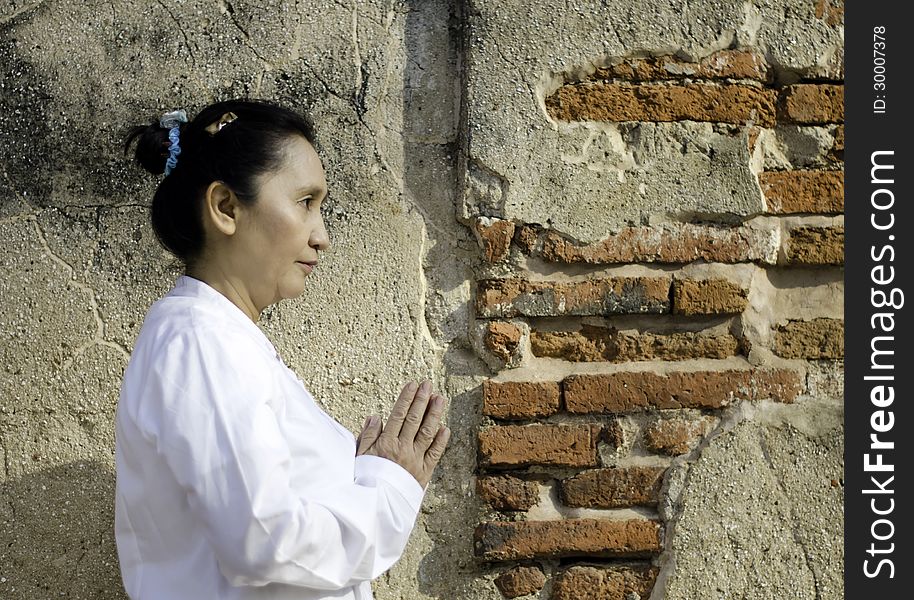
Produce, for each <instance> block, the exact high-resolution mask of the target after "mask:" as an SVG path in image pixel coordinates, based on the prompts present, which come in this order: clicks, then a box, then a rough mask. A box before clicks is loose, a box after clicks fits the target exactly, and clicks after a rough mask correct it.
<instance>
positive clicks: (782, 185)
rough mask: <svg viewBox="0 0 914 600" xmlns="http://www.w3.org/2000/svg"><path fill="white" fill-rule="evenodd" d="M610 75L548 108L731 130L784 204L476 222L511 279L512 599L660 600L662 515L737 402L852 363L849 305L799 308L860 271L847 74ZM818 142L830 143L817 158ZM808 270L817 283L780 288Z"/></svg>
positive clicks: (495, 548)
mask: <svg viewBox="0 0 914 600" xmlns="http://www.w3.org/2000/svg"><path fill="white" fill-rule="evenodd" d="M610 62H612V63H613V64H612V65H611V66H608V67H604V68H599V69H597V70H596V72H594V73H593V74H592V75H590V76H588V77H587V78H584V79H580V80H567V79H566V81H565V82H564V84H563V85H561V86H560V87H559V88H558V89H557V90H556V91H555V92H553V93H552V94H551V95H549V96H547V97H546V98H545V105H546V108H547V110H548V113H549V115H550V116H551V117H552V118H553V119H555V120H557V121H582V120H587V121H606V122H655V123H662V122H672V121H698V122H710V123H715V124H717V125H718V126H719V127H720V130H721V131H727V132H729V134H730V135H733V136H742V137H743V138H744V139H745V142H746V144H747V146H748V156H750V157H751V161H752V163H751V165H750V166H751V169H752V172H753V173H755V174H756V176H757V181H758V193H759V194H761V195H762V197H763V198H764V206H765V207H766V210H765V211H764V212H763V213H760V214H755V215H743V216H741V218H740V219H738V222H733V221H730V222H726V223H725V222H714V221H711V222H709V221H704V222H701V221H690V222H685V221H682V222H679V221H675V220H669V219H667V220H666V221H664V222H663V223H662V224H659V225H656V226H629V227H625V228H623V229H620V230H617V231H612V232H607V235H606V236H605V238H604V239H602V240H600V241H598V242H596V243H590V244H586V245H582V244H578V243H576V242H575V240H573V239H571V238H569V237H568V236H566V235H564V234H563V232H562V231H556V230H552V229H549V228H547V227H544V226H542V225H541V224H538V223H525V222H515V221H509V220H503V219H499V218H495V217H490V216H480V217H478V218H477V219H476V221H475V226H474V229H475V233H476V237H477V239H478V241H479V246H480V251H481V256H482V258H483V260H484V261H485V262H486V264H488V265H490V266H491V267H492V268H487V269H484V270H483V271H482V272H483V273H485V276H480V278H479V279H478V280H477V281H476V284H475V298H474V301H475V315H476V318H477V324H478V340H479V344H478V352H479V353H480V355H481V356H482V357H483V358H484V359H485V360H486V362H487V363H488V364H489V365H491V366H493V368H494V373H493V376H492V378H491V379H489V380H488V381H486V382H484V384H483V386H482V413H483V415H484V416H485V419H484V423H483V425H482V427H481V429H480V430H479V431H478V462H477V471H476V493H477V495H478V497H479V499H480V501H481V503H482V504H483V506H484V507H485V514H484V516H483V517H482V518H481V520H480V522H479V523H478V525H477V526H476V529H475V537H474V543H475V554H476V558H477V559H478V560H479V561H480V563H481V564H485V565H489V566H491V567H493V568H495V569H496V571H498V574H497V576H496V577H495V579H494V584H495V585H496V586H497V587H498V589H499V590H500V591H501V593H502V594H503V595H504V596H505V597H507V598H513V597H518V596H522V595H525V594H530V593H534V592H537V591H538V590H541V589H546V590H549V597H551V598H553V599H558V600H564V599H572V598H573V599H586V598H594V599H596V598H611V599H618V600H623V599H631V598H636V597H640V598H646V597H648V596H649V595H650V593H651V590H652V588H653V586H654V584H655V581H656V578H657V575H658V572H659V565H660V564H661V563H660V561H659V557H660V555H661V553H662V552H663V551H664V549H665V548H667V547H669V543H670V540H669V539H666V537H667V535H666V533H665V532H666V528H665V522H664V516H663V515H665V514H667V513H665V512H664V511H662V510H659V508H658V507H659V506H662V505H664V504H669V498H668V497H667V496H668V492H667V488H666V487H665V486H664V477H665V474H666V473H667V470H668V468H669V466H670V465H671V464H673V462H674V461H689V460H694V459H695V458H696V457H697V456H698V454H699V453H700V450H701V444H702V441H703V440H705V439H706V438H707V437H708V436H710V435H714V432H715V429H716V428H717V427H718V425H719V424H720V422H721V418H722V416H723V415H724V412H725V411H726V410H727V409H728V407H733V406H735V405H737V404H739V403H743V402H751V403H757V402H762V401H773V402H779V403H792V402H796V401H798V399H801V397H802V396H803V395H804V394H806V393H807V391H808V389H807V383H806V366H807V364H808V361H814V360H820V359H842V358H843V348H844V343H843V321H842V311H841V310H840V309H836V308H835V307H834V304H828V303H825V304H823V305H822V306H821V309H817V308H816V307H815V306H812V307H810V306H805V305H804V308H803V310H802V311H798V310H797V307H798V306H800V305H802V299H800V300H798V298H802V297H808V298H815V297H817V296H816V294H820V295H822V294H825V295H828V294H829V293H831V294H832V295H833V293H834V291H833V290H832V291H831V292H830V291H828V290H827V289H825V288H827V287H828V285H829V284H828V282H830V281H832V282H833V281H835V280H838V279H840V278H841V271H842V268H843V267H842V265H843V256H844V254H843V242H844V225H843V214H842V213H843V210H844V200H843V195H844V189H843V181H844V179H843V162H842V161H843V150H844V126H843V85H842V82H841V80H840V79H841V78H842V77H843V76H842V75H840V74H836V76H835V77H833V78H832V79H831V80H822V79H819V80H815V81H813V80H810V81H804V80H799V81H792V82H791V83H789V84H785V83H783V82H778V81H776V79H777V78H776V77H775V75H774V73H772V71H771V69H769V68H768V66H767V65H766V63H765V60H764V58H763V57H762V56H761V54H759V53H756V52H754V51H752V50H751V49H749V50H728V51H721V52H718V53H715V54H713V55H711V56H709V57H707V58H705V59H704V60H701V61H699V62H697V63H690V62H686V61H683V60H680V59H677V58H674V57H672V56H666V57H655V58H628V59H626V58H620V59H619V60H615V61H610ZM807 134H808V135H815V136H818V139H820V140H821V138H822V137H823V136H825V137H827V138H828V142H829V143H827V144H825V146H826V147H825V148H824V150H823V145H822V144H821V143H820V144H818V145H815V144H813V145H810V144H803V143H801V142H802V139H804V135H807ZM808 135H807V137H808ZM797 140H799V141H797ZM785 157H786V158H785ZM695 176H696V177H698V176H700V174H697V173H696V174H695ZM498 267H501V268H500V269H499V268H498ZM813 272H815V273H818V274H819V275H820V277H815V276H809V274H810V273H813ZM492 273H494V274H495V275H494V276H490V274H492ZM822 275H824V276H822ZM828 275H831V277H829V276H828ZM791 277H794V279H797V278H798V279H803V278H804V277H806V278H807V279H808V280H809V281H811V282H812V283H809V284H808V289H802V288H801V289H799V291H798V290H797V287H796V286H793V287H792V288H789V286H779V285H778V282H782V281H788V280H791ZM820 281H821V282H824V283H816V282H820ZM817 288H818V289H817ZM817 310H818V313H817Z"/></svg>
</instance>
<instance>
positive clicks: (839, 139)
mask: <svg viewBox="0 0 914 600" xmlns="http://www.w3.org/2000/svg"><path fill="white" fill-rule="evenodd" d="M829 158H831V159H832V160H834V161H838V162H844V125H838V127H837V128H835V141H834V142H833V143H832V147H831V152H830V153H829Z"/></svg>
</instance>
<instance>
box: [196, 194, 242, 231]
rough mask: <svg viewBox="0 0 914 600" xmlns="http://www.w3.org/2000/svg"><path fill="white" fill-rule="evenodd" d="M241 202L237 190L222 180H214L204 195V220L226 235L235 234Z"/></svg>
mask: <svg viewBox="0 0 914 600" xmlns="http://www.w3.org/2000/svg"><path fill="white" fill-rule="evenodd" d="M239 206H240V202H239V201H238V196H236V195H235V192H233V191H232V190H231V188H229V187H228V186H227V185H225V184H224V183H223V182H221V181H213V182H212V183H210V184H209V186H208V187H207V188H206V192H204V196H203V220H204V221H209V222H210V223H212V225H213V226H214V227H215V228H216V229H217V230H218V231H221V232H222V233H223V234H225V235H233V234H234V233H235V230H236V229H237V227H238V220H237V219H238V208H239Z"/></svg>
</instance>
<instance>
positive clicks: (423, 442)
mask: <svg viewBox="0 0 914 600" xmlns="http://www.w3.org/2000/svg"><path fill="white" fill-rule="evenodd" d="M445 403H446V400H445V398H444V396H442V395H441V394H432V396H431V398H430V399H429V402H428V410H427V411H426V413H425V418H424V419H422V425H421V426H420V427H419V431H418V433H416V440H415V444H416V445H417V446H419V448H420V449H421V451H422V452H425V451H426V450H427V449H428V447H429V445H430V444H431V443H432V440H433V439H434V437H435V434H436V433H437V432H438V427H439V426H440V425H441V415H443V414H444V408H445Z"/></svg>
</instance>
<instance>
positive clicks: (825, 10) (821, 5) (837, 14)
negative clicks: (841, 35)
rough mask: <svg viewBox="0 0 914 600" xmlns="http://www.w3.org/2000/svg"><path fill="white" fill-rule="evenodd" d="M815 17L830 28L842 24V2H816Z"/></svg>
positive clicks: (820, 0) (831, 0) (839, 0)
mask: <svg viewBox="0 0 914 600" xmlns="http://www.w3.org/2000/svg"><path fill="white" fill-rule="evenodd" d="M816 17H818V18H820V19H824V20H825V22H826V23H828V24H829V25H831V26H832V27H837V26H838V25H843V24H844V0H816Z"/></svg>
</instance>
